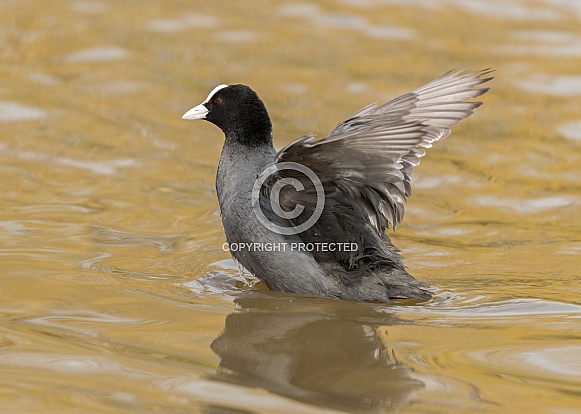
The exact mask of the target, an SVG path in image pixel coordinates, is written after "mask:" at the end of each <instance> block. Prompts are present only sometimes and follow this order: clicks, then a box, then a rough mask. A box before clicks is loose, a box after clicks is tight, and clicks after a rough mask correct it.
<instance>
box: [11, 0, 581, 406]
mask: <svg viewBox="0 0 581 414" xmlns="http://www.w3.org/2000/svg"><path fill="white" fill-rule="evenodd" d="M580 22H581V7H579V6H578V4H577V3H576V2H570V1H569V2H568V1H557V0H543V1H528V0H520V1H513V2H511V3H510V4H507V3H506V2H500V1H493V2H492V1H470V2H468V1H459V0H439V1H433V2H429V3H428V2H419V1H399V0H393V1H391V0H388V1H379V0H377V1H374V0H369V1H319V2H308V1H307V2H285V3H281V2H275V1H267V2H255V3H253V2H234V1H221V2H219V4H218V3H216V2H200V1H194V2H185V1H179V0H172V1H168V0H165V1H160V0H159V1H149V2H146V3H145V2H139V3H136V2H129V1H121V2H113V1H85V0H72V1H51V2H41V1H36V0H22V1H3V2H0V39H1V40H0V78H1V79H2V81H1V82H0V176H1V177H2V180H1V185H2V199H1V201H0V246H1V247H0V256H1V258H0V260H1V262H0V263H1V278H0V317H1V319H0V321H1V322H0V346H1V348H0V381H1V383H2V384H3V386H2V388H1V390H0V408H1V409H2V411H3V412H11V413H15V412H23V413H24V412H26V413H32V412H43V413H53V412H54V413H73V412H75V413H77V412H99V413H125V412H139V413H150V412H151V413H154V412H172V413H191V412H256V413H296V412H304V413H332V412H335V413H336V412H361V413H369V412H372V413H385V412H392V411H398V412H408V413H418V412H425V413H428V412H429V413H448V412H483V413H515V412H527V413H559V414H561V413H573V412H577V411H578V410H579V409H581V398H580V397H579V396H580V395H581V380H580V378H581V365H580V363H579V361H581V288H580V286H581V272H580V270H579V262H580V260H579V259H580V257H581V256H580V255H581V237H580V234H581V216H580V215H579V209H580V206H581V195H580V194H581V191H580V189H581V181H580V177H581V163H580V160H581V145H580V144H579V142H580V140H581V135H580V134H579V124H580V123H581V88H580V85H581V83H580V78H579V73H581V53H580V49H579V39H581V29H580V28H581V24H580ZM489 66H492V67H494V68H496V69H497V71H496V74H495V76H496V79H495V80H494V81H493V84H492V87H493V90H492V91H491V92H490V93H489V94H487V95H485V96H484V97H483V98H482V99H483V101H485V105H484V106H483V107H481V108H479V109H478V111H477V113H476V114H475V116H474V117H472V118H470V119H469V120H468V121H465V122H464V123H462V124H461V125H460V126H459V127H457V128H456V129H455V131H454V133H453V134H452V136H450V137H449V138H447V139H446V140H445V141H443V142H441V143H438V145H436V146H435V147H434V148H432V149H430V150H429V151H428V155H427V156H426V157H425V158H424V159H422V164H421V165H420V167H419V168H417V169H416V175H415V177H414V194H413V196H412V198H411V199H410V200H409V202H408V209H407V214H406V217H405V220H404V222H403V223H402V224H400V226H399V227H398V230H397V232H396V233H395V234H392V233H390V236H391V237H392V239H393V241H394V242H395V244H396V245H397V246H398V247H399V248H401V249H402V250H403V252H404V256H405V258H406V263H407V266H408V268H409V271H410V272H411V273H412V274H413V275H415V276H416V277H417V278H419V279H421V280H424V281H426V282H427V283H429V284H431V285H432V286H434V287H436V288H437V295H436V297H435V298H434V299H432V300H430V301H428V302H424V303H404V302H401V303H397V304H395V305H384V304H357V303H349V302H342V301H336V300H330V299H326V298H310V297H301V296H298V295H288V294H279V293H272V292H269V291H268V290H267V289H266V288H264V286H262V285H260V284H257V285H253V286H247V285H245V284H244V283H243V282H242V280H240V278H239V275H238V271H237V268H236V265H235V264H234V262H232V260H231V259H230V258H229V254H228V253H227V252H224V251H223V249H222V245H223V243H224V242H225V239H224V235H223V231H222V228H221V222H220V217H219V210H218V205H217V200H216V196H215V190H214V175H215V171H216V166H217V163H218V159H219V155H220V149H221V146H222V136H221V133H220V132H219V131H218V130H217V129H216V128H215V127H213V126H212V125H210V124H207V123H203V122H199V123H192V122H184V121H182V120H181V119H180V118H181V115H182V114H183V113H184V112H185V111H186V110H187V109H189V108H190V107H192V106H193V105H194V104H197V103H199V102H200V101H201V100H203V99H204V97H205V96H206V95H207V93H208V91H209V90H210V89H211V88H213V87H214V86H216V85H217V84H220V83H235V82H242V83H246V84H248V85H251V86H252V87H253V88H254V89H255V90H257V91H258V93H259V94H260V96H261V97H262V98H263V100H264V101H265V102H266V104H267V107H268V108H269V111H270V113H271V116H272V118H273V123H274V127H275V145H276V146H277V147H279V148H280V147H282V146H284V145H286V144H288V143H289V142H291V141H292V140H294V139H296V138H297V137H299V136H302V135H304V134H305V133H307V132H309V131H314V132H316V133H317V134H319V136H323V135H324V134H325V133H327V132H328V131H330V130H331V129H332V128H333V126H334V125H335V124H336V123H338V122H339V121H341V120H343V119H345V118H346V117H347V116H349V115H350V114H351V113H353V112H354V111H355V110H357V109H359V108H361V107H363V106H365V105H367V104H369V103H371V102H375V101H379V102H385V101H387V100H389V99H391V98H393V97H395V96H397V95H398V94H401V93H404V92H406V91H408V90H411V89H414V88H416V87H418V86H420V85H421V84H423V83H424V82H427V81H429V80H431V79H433V78H435V77H437V76H439V75H440V74H442V73H444V72H446V71H448V70H450V69H454V68H463V67H475V68H484V67H489Z"/></svg>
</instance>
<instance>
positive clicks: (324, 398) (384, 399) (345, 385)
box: [212, 293, 423, 412]
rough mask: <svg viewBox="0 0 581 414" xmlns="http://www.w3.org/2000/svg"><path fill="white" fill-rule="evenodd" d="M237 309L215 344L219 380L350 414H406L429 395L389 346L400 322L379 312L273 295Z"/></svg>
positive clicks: (369, 307)
mask: <svg viewBox="0 0 581 414" xmlns="http://www.w3.org/2000/svg"><path fill="white" fill-rule="evenodd" d="M236 303H237V305H238V307H239V309H238V311H237V312H235V313H232V314H230V315H228V316H227V318H226V324H225V328H224V331H223V332H222V334H221V335H220V336H219V337H218V338H216V339H215V340H214V341H213V343H212V350H213V351H214V352H215V353H216V354H217V355H218V356H219V357H220V358H221V362H220V367H221V369H220V371H219V372H218V373H217V374H216V376H215V378H214V379H215V380H219V381H226V382H231V383H236V384H240V385H244V386H250V387H260V388H263V389H267V390H269V391H270V392H273V393H276V394H279V395H283V396H286V397H289V398H293V399H295V400H298V401H302V402H307V403H310V404H314V405H317V406H323V407H327V408H333V409H341V410H348V411H351V412H353V411H360V412H385V411H388V410H389V408H396V407H401V406H402V405H405V404H406V403H409V402H410V401H411V400H413V396H414V393H415V391H416V390H418V389H419V388H421V387H423V383H422V381H420V380H419V379H418V378H416V376H415V375H414V373H413V372H412V370H411V369H410V368H409V367H407V366H406V365H403V364H401V363H399V362H398V361H397V360H396V358H395V355H394V350H392V349H389V348H388V346H387V344H386V342H385V339H386V336H387V334H386V331H387V328H386V326H389V325H393V324H396V323H400V322H398V320H396V319H394V318H393V317H390V316H389V315H388V314H387V313H385V312H378V310H377V309H378V307H377V306H376V305H368V304H360V303H350V302H344V301H337V300H330V299H323V298H304V297H289V296H284V295H281V294H275V293H268V294H253V295H252V296H250V297H245V298H241V299H237V300H236ZM384 309H385V308H384Z"/></svg>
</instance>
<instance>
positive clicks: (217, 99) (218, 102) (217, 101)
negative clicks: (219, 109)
mask: <svg viewBox="0 0 581 414" xmlns="http://www.w3.org/2000/svg"><path fill="white" fill-rule="evenodd" d="M214 102H216V104H218V105H220V104H221V103H222V99H221V98H216V99H214Z"/></svg>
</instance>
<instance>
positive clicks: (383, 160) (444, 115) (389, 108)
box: [276, 69, 492, 233]
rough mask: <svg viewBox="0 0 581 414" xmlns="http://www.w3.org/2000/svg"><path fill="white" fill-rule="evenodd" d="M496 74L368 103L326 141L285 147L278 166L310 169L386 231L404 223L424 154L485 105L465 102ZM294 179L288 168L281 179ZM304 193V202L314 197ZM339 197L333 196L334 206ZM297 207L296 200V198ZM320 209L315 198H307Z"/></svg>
mask: <svg viewBox="0 0 581 414" xmlns="http://www.w3.org/2000/svg"><path fill="white" fill-rule="evenodd" d="M491 72H492V70H490V69H485V70H482V71H478V72H464V71H457V72H448V73H446V74H444V75H443V76H441V77H440V78H438V79H436V80H434V81H432V82H430V83H428V84H426V85H424V86H422V87H421V88H419V89H416V90H415V91H413V92H410V93H408V94H405V95H403V96H400V97H398V98H396V99H394V100H392V101H390V102H388V103H386V104H384V105H382V106H379V107H378V106H377V105H376V104H372V105H369V106H367V107H365V108H363V109H361V110H360V111H358V112H356V113H355V114H353V115H352V116H351V117H349V119H347V120H345V121H343V122H341V123H340V124H338V125H337V126H336V127H335V128H334V129H333V131H331V133H330V134H329V136H328V137H326V138H323V139H320V140H317V141H316V140H315V137H314V135H313V134H309V135H306V136H304V137H302V138H300V139H298V140H297V141H295V142H293V143H291V144H290V145H288V146H286V147H285V148H283V149H282V150H281V151H279V152H278V154H277V155H276V162H277V163H281V162H296V163H300V164H303V165H305V166H307V167H308V168H310V169H311V170H312V171H313V172H315V174H317V176H318V178H319V179H320V180H321V182H322V184H323V185H324V186H325V188H331V189H332V190H333V191H335V192H336V191H340V192H341V193H342V194H343V195H344V197H347V198H349V200H348V202H349V204H351V205H352V206H353V207H354V208H355V210H356V211H357V212H359V213H360V214H361V215H363V216H364V217H365V218H366V219H368V220H369V222H370V223H371V224H372V225H373V226H374V227H375V229H376V230H377V231H378V232H380V233H383V232H384V231H385V228H386V227H387V225H388V223H389V224H391V226H392V227H393V228H395V227H396V226H397V224H398V223H399V222H400V221H401V220H402V218H403V215H404V208H405V203H406V198H407V197H409V196H410V194H411V185H410V179H411V177H412V175H413V167H415V166H416V165H418V164H419V162H420V160H419V159H420V157H422V156H424V155H425V151H424V148H429V147H431V146H432V143H433V142H435V141H438V140H440V139H443V138H445V137H447V136H448V135H449V134H450V128H451V127H453V126H454V125H456V124H458V123H459V122H460V121H462V120H463V119H465V118H467V117H468V116H470V115H471V114H472V113H473V110H474V109H475V108H477V107H479V106H480V105H481V104H482V103H481V102H471V101H467V100H468V99H470V98H475V97H478V96H480V95H482V94H484V93H486V92H487V91H488V88H477V87H476V86H478V85H481V84H483V83H485V82H487V81H489V80H490V79H492V78H491V77H486V76H487V75H488V74H490V73H491ZM285 174H286V175H289V176H291V175H292V172H289V171H288V170H284V171H281V175H282V176H284V175H285ZM312 196H313V193H312V192H308V191H307V192H305V193H304V195H303V197H312ZM337 199H338V197H336V196H334V197H332V200H333V201H332V202H334V203H336V202H337ZM293 201H296V197H295V199H294V200H293ZM303 201H304V202H306V203H307V204H310V205H314V204H315V203H314V202H313V200H303Z"/></svg>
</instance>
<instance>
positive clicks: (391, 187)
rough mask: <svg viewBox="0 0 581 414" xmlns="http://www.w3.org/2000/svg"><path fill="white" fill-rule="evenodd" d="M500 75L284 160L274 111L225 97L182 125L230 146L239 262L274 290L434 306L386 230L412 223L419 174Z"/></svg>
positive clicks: (347, 129) (247, 92) (348, 124)
mask: <svg viewBox="0 0 581 414" xmlns="http://www.w3.org/2000/svg"><path fill="white" fill-rule="evenodd" d="M491 72H492V70H490V69H486V70H481V71H477V72H466V71H452V72H448V73H446V74H444V75H443V76H441V77H440V78H438V79H436V80H434V81H432V82H430V83H428V84H426V85H424V86H422V87H420V88H418V89H416V90H414V91H413V92H410V93H407V94H405V95H402V96H400V97H398V98H396V99H393V100H392V101H389V102H388V103H386V104H384V105H381V106H377V105H376V104H371V105H369V106H366V107H365V108H363V109H361V110H360V111H358V112H356V113H355V114H353V115H351V116H350V117H349V118H348V119H347V120H345V121H343V122H341V123H339V124H338V125H337V126H336V127H335V128H334V129H333V130H332V131H331V133H330V134H329V135H328V136H327V137H326V138H323V139H318V140H317V139H315V135H314V134H312V133H310V134H307V135H305V136H303V137H302V138H299V139H298V140H296V141H294V142H293V143H291V144H289V145H287V146H286V147H285V148H283V149H282V150H280V151H278V152H276V151H275V150H274V148H273V145H272V124H271V121H270V118H269V116H268V112H267V110H266V107H265V106H264V103H263V102H262V101H261V100H260V98H259V97H258V96H257V94H256V93H255V92H254V91H253V90H252V89H250V88H249V87H248V86H245V85H239V84H238V85H219V86H217V87H216V88H214V89H213V90H212V91H211V92H210V94H209V95H208V97H207V98H206V100H205V101H204V102H202V103H201V104H200V105H198V106H196V107H194V108H192V109H190V110H189V111H188V112H186V113H185V114H184V116H183V119H205V120H206V121H209V122H211V123H213V124H215V125H216V126H218V127H219V128H220V129H221V130H222V131H223V132H224V135H225V138H226V139H225V143H224V147H223V149H222V155H221V157H220V163H219V166H218V173H217V177H216V190H217V193H218V201H219V204H220V211H221V215H222V223H223V225H224V231H225V233H226V239H227V241H228V245H229V247H230V251H231V254H232V256H233V257H234V258H235V259H236V260H238V261H239V262H240V263H241V264H242V265H243V266H244V267H245V268H246V269H247V270H248V271H250V272H251V273H252V274H254V275H255V276H256V277H258V278H259V279H260V280H261V281H262V282H263V283H264V284H265V285H266V286H268V287H269V288H270V289H272V290H276V291H283V292H296V293H301V294H310V295H320V296H329V297H334V298H340V299H347V300H354V301H381V302H389V301H390V300H391V299H393V298H429V297H430V296H431V290H430V289H429V287H428V286H427V285H426V284H424V283H422V282H419V281H417V280H416V279H414V278H413V277H412V276H411V275H410V274H409V273H407V271H406V270H405V267H404V265H403V262H402V258H401V256H400V254H399V250H398V249H397V248H396V247H395V246H394V245H393V244H392V243H391V241H390V239H389V238H388V236H387V235H386V234H385V230H386V228H387V227H388V226H391V227H392V228H393V229H395V227H396V226H397V224H398V223H399V222H400V221H401V220H402V218H403V215H404V207H405V203H406V199H407V197H409V195H410V194H411V186H410V180H411V177H412V175H413V168H414V167H415V166H417V165H418V164H419V159H420V157H422V156H423V155H424V154H425V151H424V148H429V147H431V146H432V144H433V143H434V142H435V141H438V140H440V139H442V138H445V137H446V136H448V135H449V134H450V128H451V127H452V126H454V125H456V124H458V123H459V122H460V121H462V120H463V119H465V118H467V117H468V116H470V115H471V114H472V112H473V110H474V109H475V108H477V107H478V106H480V105H481V104H482V103H481V102H474V101H468V100H469V99H471V98H475V97H477V96H480V95H482V94H484V93H486V92H487V91H488V88H482V87H478V85H481V84H483V83H485V82H487V81H489V80H490V79H492V78H491V77H487V75H489V74H490V73H491Z"/></svg>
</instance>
